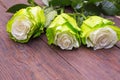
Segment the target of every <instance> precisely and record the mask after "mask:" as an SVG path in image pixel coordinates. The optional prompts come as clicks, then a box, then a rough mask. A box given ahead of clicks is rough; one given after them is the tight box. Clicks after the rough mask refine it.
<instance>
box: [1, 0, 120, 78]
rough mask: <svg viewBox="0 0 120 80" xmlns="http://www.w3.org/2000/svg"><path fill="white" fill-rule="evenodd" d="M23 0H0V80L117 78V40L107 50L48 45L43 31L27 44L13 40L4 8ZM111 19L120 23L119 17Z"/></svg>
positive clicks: (119, 61)
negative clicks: (7, 25)
mask: <svg viewBox="0 0 120 80" xmlns="http://www.w3.org/2000/svg"><path fill="white" fill-rule="evenodd" d="M26 1H27V0H0V80H120V42H118V43H117V44H116V45H115V46H114V47H113V48H111V49H107V50H105V49H102V50H97V51H94V50H92V49H91V48H86V47H85V46H81V47H80V48H79V49H74V50H72V51H63V50H61V49H60V48H58V47H56V46H53V45H52V46H49V45H48V44H47V39H46V36H45V34H42V35H41V36H40V37H39V38H36V39H33V40H31V41H30V42H29V43H27V44H20V43H16V42H14V41H12V40H11V39H10V38H9V36H8V34H7V32H6V23H7V21H8V20H9V19H10V18H11V14H9V13H6V10H7V9H8V8H9V7H10V6H12V5H14V4H16V3H27V2H26ZM37 2H39V3H40V4H42V3H41V2H40V0H37ZM114 21H115V22H116V24H117V25H119V26H120V20H119V19H117V18H114Z"/></svg>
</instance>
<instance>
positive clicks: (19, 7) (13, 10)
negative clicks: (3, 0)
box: [7, 4, 29, 13]
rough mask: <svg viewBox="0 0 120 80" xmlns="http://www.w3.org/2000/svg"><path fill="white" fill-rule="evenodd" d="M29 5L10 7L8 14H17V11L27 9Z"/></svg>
mask: <svg viewBox="0 0 120 80" xmlns="http://www.w3.org/2000/svg"><path fill="white" fill-rule="evenodd" d="M28 6H29V5H26V4H16V5H13V6H12V7H10V8H9V9H8V10H7V12H10V13H16V12H17V11H19V10H20V9H22V8H26V7H28Z"/></svg>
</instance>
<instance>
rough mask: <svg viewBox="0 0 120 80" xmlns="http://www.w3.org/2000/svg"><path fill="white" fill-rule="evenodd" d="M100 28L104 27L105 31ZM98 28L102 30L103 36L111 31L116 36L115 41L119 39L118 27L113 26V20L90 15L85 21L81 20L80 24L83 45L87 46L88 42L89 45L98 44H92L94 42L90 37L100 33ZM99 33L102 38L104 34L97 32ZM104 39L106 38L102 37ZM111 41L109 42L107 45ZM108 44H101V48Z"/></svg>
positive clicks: (119, 30) (94, 45) (119, 29)
mask: <svg viewBox="0 0 120 80" xmlns="http://www.w3.org/2000/svg"><path fill="white" fill-rule="evenodd" d="M102 28H103V29H106V32H105V31H104V30H103V29H102ZM111 29H112V30H111ZM99 30H101V31H103V34H104V35H105V36H106V35H108V34H107V33H111V34H112V33H114V32H115V34H114V35H115V36H117V38H116V40H117V41H118V40H120V28H118V27H117V26H114V22H112V21H110V20H108V19H104V18H102V17H99V16H90V17H89V18H88V19H86V20H85V21H83V24H82V25H81V32H82V34H81V38H82V43H83V44H84V45H87V46H88V43H90V44H89V45H91V46H89V47H96V45H97V46H98V44H94V43H95V42H94V41H92V40H91V39H90V38H95V37H96V34H99V33H100V31H99ZM90 35H95V36H93V37H92V36H90ZM99 35H100V37H102V38H104V37H103V36H104V35H102V33H101V34H99ZM99 35H97V36H99ZM108 36H109V35H108ZM96 38H97V37H96ZM102 38H101V39H102ZM93 40H94V39H93ZM104 40H106V39H104ZM116 40H115V42H116ZM106 41H107V40H106ZM115 42H114V43H115ZM111 43H112V42H111ZM111 43H109V45H110V44H111ZM109 45H108V44H106V45H104V46H103V48H104V47H106V46H109ZM112 45H113V44H112ZM100 48H101V47H100ZM96 49H97V48H96Z"/></svg>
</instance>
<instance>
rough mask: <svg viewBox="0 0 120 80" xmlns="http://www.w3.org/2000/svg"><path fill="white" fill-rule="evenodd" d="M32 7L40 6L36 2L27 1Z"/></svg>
mask: <svg viewBox="0 0 120 80" xmlns="http://www.w3.org/2000/svg"><path fill="white" fill-rule="evenodd" d="M27 2H28V3H29V4H30V5H31V6H37V5H38V4H37V3H36V2H35V1H34V0H27Z"/></svg>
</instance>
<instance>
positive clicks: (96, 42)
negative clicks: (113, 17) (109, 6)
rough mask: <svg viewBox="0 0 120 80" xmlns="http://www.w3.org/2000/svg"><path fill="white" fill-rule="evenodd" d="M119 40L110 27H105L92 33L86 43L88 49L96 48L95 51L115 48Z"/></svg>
mask: <svg viewBox="0 0 120 80" xmlns="http://www.w3.org/2000/svg"><path fill="white" fill-rule="evenodd" d="M117 40H118V38H117V34H116V32H115V31H114V30H112V29H111V28H109V27H105V28H100V29H98V30H96V31H94V32H91V33H90V35H89V37H88V38H87V40H86V43H87V47H94V50H96V49H102V48H105V49H108V48H111V47H113V45H114V44H116V42H117Z"/></svg>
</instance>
